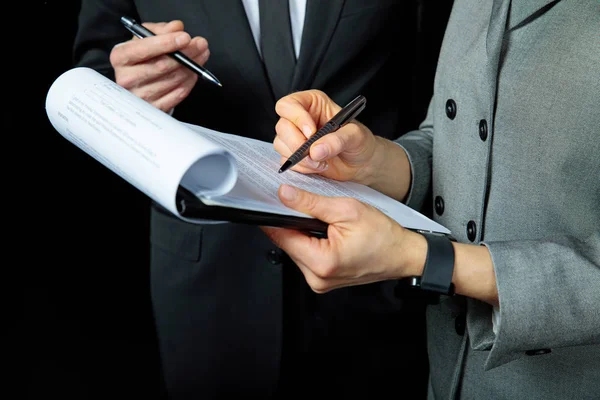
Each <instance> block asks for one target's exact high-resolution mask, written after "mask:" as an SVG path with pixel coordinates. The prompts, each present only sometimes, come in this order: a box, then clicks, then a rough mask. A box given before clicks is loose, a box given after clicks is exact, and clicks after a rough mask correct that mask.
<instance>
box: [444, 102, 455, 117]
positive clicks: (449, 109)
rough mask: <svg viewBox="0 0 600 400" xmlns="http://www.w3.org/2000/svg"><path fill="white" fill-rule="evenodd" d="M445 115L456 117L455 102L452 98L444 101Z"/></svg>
mask: <svg viewBox="0 0 600 400" xmlns="http://www.w3.org/2000/svg"><path fill="white" fill-rule="evenodd" d="M446 116H447V117H448V118H450V119H454V117H456V103H455V102H454V100H452V99H448V101H446Z"/></svg>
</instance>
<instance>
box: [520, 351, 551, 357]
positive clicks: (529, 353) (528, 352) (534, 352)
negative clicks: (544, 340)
mask: <svg viewBox="0 0 600 400" xmlns="http://www.w3.org/2000/svg"><path fill="white" fill-rule="evenodd" d="M548 353H552V350H550V349H535V350H527V351H526V352H525V354H527V355H528V356H541V355H542V354H548Z"/></svg>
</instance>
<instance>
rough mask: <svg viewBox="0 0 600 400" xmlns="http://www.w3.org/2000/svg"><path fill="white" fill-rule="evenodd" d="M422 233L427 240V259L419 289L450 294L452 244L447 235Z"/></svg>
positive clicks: (452, 285) (451, 293)
mask: <svg viewBox="0 0 600 400" xmlns="http://www.w3.org/2000/svg"><path fill="white" fill-rule="evenodd" d="M422 234H423V236H425V239H426V240H427V259H426V260H425V268H423V275H422V276H421V280H420V286H421V289H423V290H429V291H432V292H437V293H441V294H446V295H449V296H452V295H453V294H454V284H453V283H452V275H453V273H454V246H452V242H451V241H450V239H449V238H448V237H447V236H442V235H434V234H428V233H422Z"/></svg>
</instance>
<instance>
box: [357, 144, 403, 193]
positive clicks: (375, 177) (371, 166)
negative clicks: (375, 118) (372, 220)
mask: <svg viewBox="0 0 600 400" xmlns="http://www.w3.org/2000/svg"><path fill="white" fill-rule="evenodd" d="M374 139H375V141H374V146H373V148H374V153H373V156H372V158H371V161H370V162H369V163H367V165H366V166H365V174H364V178H363V182H361V183H363V184H365V185H367V186H369V187H371V188H373V189H375V190H377V191H378V192H381V193H383V194H385V195H387V196H389V197H391V198H393V199H395V200H398V201H404V200H405V199H406V196H407V195H408V191H409V190H410V184H411V169H410V161H409V160H408V155H407V154H406V152H405V151H404V149H403V148H402V147H401V146H399V145H397V144H396V143H394V142H393V141H391V140H388V139H385V138H382V137H380V136H374Z"/></svg>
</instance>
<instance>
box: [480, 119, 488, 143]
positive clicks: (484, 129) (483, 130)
mask: <svg viewBox="0 0 600 400" xmlns="http://www.w3.org/2000/svg"><path fill="white" fill-rule="evenodd" d="M487 137H488V126H487V121H486V120H485V119H482V120H481V121H479V138H481V140H483V141H484V142H485V140H486V139H487Z"/></svg>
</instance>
